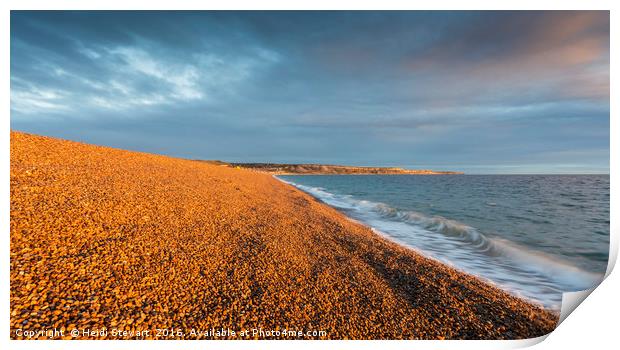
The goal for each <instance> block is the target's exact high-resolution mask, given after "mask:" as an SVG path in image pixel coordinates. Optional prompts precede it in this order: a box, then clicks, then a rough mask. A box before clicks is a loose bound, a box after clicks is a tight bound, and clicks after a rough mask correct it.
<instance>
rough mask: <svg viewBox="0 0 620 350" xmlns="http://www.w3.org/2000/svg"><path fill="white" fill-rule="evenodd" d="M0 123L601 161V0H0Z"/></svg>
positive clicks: (332, 159)
mask: <svg viewBox="0 0 620 350" xmlns="http://www.w3.org/2000/svg"><path fill="white" fill-rule="evenodd" d="M11 125H12V128H14V129H18V130H24V131H31V132H36V133H41V134H46V135H52V136H60V137H66V138H70V139H76V140H82V141H87V142H94V143H100V144H105V145H110V146H115V147H123V148H130V149H136V150H142V151H151V152H159V153H165V154H170V155H175V156H182V157H192V158H220V159H225V160H231V161H277V162H329V163H346V164H360V165H362V164H368V165H401V166H410V167H417V166H420V165H425V166H430V167H437V166H440V167H443V168H456V169H465V170H471V171H478V170H479V169H483V170H481V171H484V172H496V171H499V172H506V171H507V172H558V171H560V172H588V171H592V172H601V171H602V172H608V169H609V13H608V12H587V11H581V12H490V11H489V12H423V11H419V12H384V11H378V12H21V11H18V12H15V11H13V12H12V14H11ZM507 169H508V170H507Z"/></svg>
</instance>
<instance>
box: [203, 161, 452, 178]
mask: <svg viewBox="0 0 620 350" xmlns="http://www.w3.org/2000/svg"><path fill="white" fill-rule="evenodd" d="M206 162H210V163H211V164H216V165H223V166H229V167H239V168H245V169H252V170H258V171H263V172H267V173H270V174H276V175H455V174H463V173H462V172H457V171H437V170H428V169H403V168H397V167H362V166H346V165H331V164H278V163H226V162H222V161H206Z"/></svg>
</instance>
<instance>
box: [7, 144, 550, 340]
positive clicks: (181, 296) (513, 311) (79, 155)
mask: <svg viewBox="0 0 620 350" xmlns="http://www.w3.org/2000/svg"><path fill="white" fill-rule="evenodd" d="M10 177H11V225H10V226H11V250H10V251H11V272H10V275H11V292H10V296H11V321H10V322H11V337H12V338H22V337H23V336H22V337H20V336H18V335H16V333H15V331H16V330H18V329H21V330H22V331H23V330H34V331H37V330H41V329H50V328H54V327H56V328H57V329H64V330H65V332H66V333H65V336H66V337H68V338H70V336H69V334H68V332H69V330H70V329H73V328H76V329H80V330H82V329H90V330H96V329H101V328H102V327H107V329H108V331H111V330H112V329H123V330H134V331H136V330H151V332H150V333H149V334H148V335H147V336H146V337H143V336H140V337H138V338H153V337H154V335H155V334H156V332H157V331H156V329H158V328H159V329H162V328H166V329H171V328H173V327H174V328H175V330H176V329H180V330H182V331H184V335H183V336H180V337H169V338H164V339H179V338H182V339H190V338H201V337H202V338H209V339H221V338H219V337H213V336H209V335H208V334H207V336H204V335H203V336H200V335H195V334H194V335H192V334H190V330H191V329H192V328H193V329H195V330H196V331H207V330H211V329H212V328H215V329H219V328H222V327H223V328H224V329H231V330H234V331H236V332H239V331H241V330H250V332H251V329H253V328H256V329H258V328H262V329H263V330H282V329H287V330H296V331H303V332H306V331H319V330H323V331H326V334H324V335H322V336H305V337H301V338H302V339H314V338H328V339H347V338H352V339H395V338H397V339H400V338H407V339H443V338H446V339H462V338H466V339H472V338H473V339H477V338H482V339H506V338H507V339H515V338H529V337H536V336H540V335H543V334H546V333H548V332H550V331H552V330H553V329H554V327H555V324H556V322H557V316H556V315H553V314H551V313H549V312H547V311H545V310H543V309H541V308H539V307H537V306H535V305H532V304H530V303H528V302H526V301H524V300H521V299H518V298H515V297H513V296H510V295H508V294H507V293H505V292H503V291H501V290H499V289H498V288H496V287H494V286H492V285H490V284H487V283H484V282H482V281H481V280H479V279H477V278H474V277H472V276H469V275H467V274H464V273H461V272H458V271H456V270H454V269H452V268H449V267H447V266H445V265H442V264H440V263H438V262H435V261H433V260H430V259H427V258H425V257H423V256H421V255H419V254H417V253H416V252H414V251H412V250H410V249H406V248H404V247H401V246H399V245H397V244H396V243H393V242H390V241H388V240H386V239H384V238H382V237H380V236H379V235H377V234H375V233H373V232H372V231H371V230H370V229H369V228H367V227H365V226H362V225H360V224H357V223H355V222H352V221H350V220H348V219H347V218H346V217H345V216H343V214H341V213H340V212H338V211H336V210H335V209H333V208H330V207H328V206H327V205H325V204H323V203H320V202H319V201H317V200H315V199H314V198H312V197H311V196H309V195H307V194H305V193H303V192H301V191H299V190H297V189H295V188H293V187H292V186H289V185H286V184H284V183H282V182H280V181H278V180H277V179H274V178H273V177H272V176H270V175H268V174H263V173H259V172H255V171H250V170H244V169H234V168H227V167H221V166H217V165H211V164H207V163H204V162H198V161H191V160H184V159H176V158H170V157H165V156H159V155H152V154H146V153H137V152H129V151H124V150H119V149H113V148H106V147H99V146H92V145H87V144H81V143H76V142H70V141H63V140H59V139H54V138H48V137H41V136H35V135H29V134H24V133H19V132H12V133H11V174H10ZM254 337H257V338H261V339H262V338H269V337H263V336H254ZM82 338H84V339H94V338H96V337H82ZM101 338H108V339H118V337H112V336H111V335H110V333H108V335H107V336H102V337H101ZM126 338H136V337H130V336H127V337H126ZM229 338H234V339H251V338H253V336H252V334H251V333H250V335H249V336H239V334H238V333H237V334H236V335H235V336H231V337H229ZM275 338H278V339H281V338H282V337H281V336H280V337H277V336H276V337H275ZM287 339H291V337H288V338H287ZM292 339H298V338H295V337H292Z"/></svg>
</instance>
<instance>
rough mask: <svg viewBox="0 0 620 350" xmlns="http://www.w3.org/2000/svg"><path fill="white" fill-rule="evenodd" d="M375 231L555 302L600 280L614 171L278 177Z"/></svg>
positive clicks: (523, 293) (547, 303)
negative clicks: (582, 173)
mask: <svg viewBox="0 0 620 350" xmlns="http://www.w3.org/2000/svg"><path fill="white" fill-rule="evenodd" d="M278 178H280V179H281V180H283V181H285V182H287V183H290V184H292V185H294V186H296V187H298V188H299V189H301V190H303V191H305V192H307V193H309V194H311V195H312V196H314V197H316V198H318V199H320V200H321V201H323V202H325V203H326V204H328V205H330V206H333V207H335V208H337V209H339V210H341V211H342V212H343V213H344V214H346V215H347V216H349V217H351V218H352V219H355V220H357V221H360V222H362V223H364V224H366V225H368V226H370V227H372V228H373V229H374V230H375V231H376V232H378V233H380V234H383V235H385V236H386V237H387V238H389V239H392V240H394V241H397V242H399V243H401V244H403V245H406V246H408V247H411V248H414V249H415V250H417V251H419V252H421V253H422V254H424V255H426V256H429V257H432V258H434V259H437V260H439V261H441V262H444V263H446V264H449V265H451V266H453V267H455V268H457V269H459V270H462V271H465V272H468V273H470V274H473V275H476V276H478V277H480V278H482V279H485V280H487V281H490V282H491V283H493V284H495V285H497V286H498V287H500V288H502V289H504V290H506V291H508V292H510V293H512V294H514V295H517V296H520V297H523V298H526V299H529V300H531V301H533V302H536V303H539V304H542V305H543V306H545V307H546V308H548V309H551V310H554V311H559V309H560V307H561V300H562V292H565V291H577V290H583V289H587V288H590V287H592V286H593V285H595V284H596V283H598V282H599V281H600V280H601V279H602V277H603V275H604V273H605V271H606V268H607V259H608V252H609V176H608V175H442V176H432V175H431V176H420V175H350V176H349V175H334V176H331V175H295V176H278Z"/></svg>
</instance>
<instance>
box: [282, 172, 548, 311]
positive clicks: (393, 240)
mask: <svg viewBox="0 0 620 350" xmlns="http://www.w3.org/2000/svg"><path fill="white" fill-rule="evenodd" d="M296 175H303V176H307V175H306V174H296ZM273 177H274V178H276V179H277V180H279V181H281V182H283V183H285V184H287V185H289V186H291V187H293V188H295V189H297V190H300V191H302V192H304V193H306V194H308V195H309V196H311V197H312V198H314V199H315V200H317V201H319V202H320V203H322V204H324V205H326V206H328V207H330V208H333V209H335V210H337V211H338V212H340V213H341V214H342V215H343V216H344V217H345V218H346V219H348V220H350V221H352V222H354V223H356V224H358V225H362V226H364V227H366V228H368V229H369V230H370V231H372V232H373V233H374V234H376V235H377V236H379V237H380V238H382V239H384V240H386V241H389V242H391V243H394V244H397V245H399V246H401V247H402V248H404V249H407V250H411V251H412V252H413V253H415V254H419V255H421V256H423V257H424V258H426V259H430V260H432V261H434V262H436V263H438V264H441V265H443V266H445V267H447V268H450V269H454V270H456V271H458V272H459V273H462V274H465V275H467V276H469V277H470V278H474V279H477V280H480V281H481V282H482V283H486V284H489V285H491V286H493V287H494V288H497V289H499V290H501V291H503V292H505V293H508V294H509V295H511V296H512V297H515V298H518V299H521V300H523V301H524V302H526V303H529V304H532V305H534V306H536V307H540V308H542V309H544V310H546V311H548V312H550V313H552V314H553V315H556V316H557V317H559V316H560V308H558V309H557V310H556V309H553V308H548V307H545V306H544V305H543V304H542V303H540V302H538V301H536V300H532V299H528V298H526V297H524V296H520V295H516V294H513V293H512V292H511V291H509V290H506V289H503V288H502V287H501V286H499V285H498V284H496V283H495V282H494V281H492V280H490V279H487V278H484V277H481V276H477V275H475V274H473V273H471V272H468V271H466V270H464V269H461V268H459V267H458V266H456V265H453V264H449V263H446V262H444V261H441V260H440V259H437V258H435V257H433V256H430V255H427V254H426V253H424V252H423V251H422V250H420V249H418V248H417V247H415V246H412V245H410V244H407V243H405V242H402V241H399V240H398V239H396V238H394V237H392V236H390V235H389V234H387V233H385V232H382V231H381V230H379V229H377V228H375V227H372V226H370V225H368V224H366V223H365V222H363V221H360V220H358V219H355V218H352V217H350V216H348V215H347V214H346V213H344V212H342V211H340V210H339V209H338V208H335V207H332V206H331V205H329V204H327V203H325V202H324V201H323V200H321V199H320V198H318V197H315V196H313V195H312V194H310V193H307V192H305V191H303V190H301V189H298V188H297V187H295V186H294V185H292V184H291V183H288V182H286V181H285V180H283V179H279V178H278V177H277V175H273Z"/></svg>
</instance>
